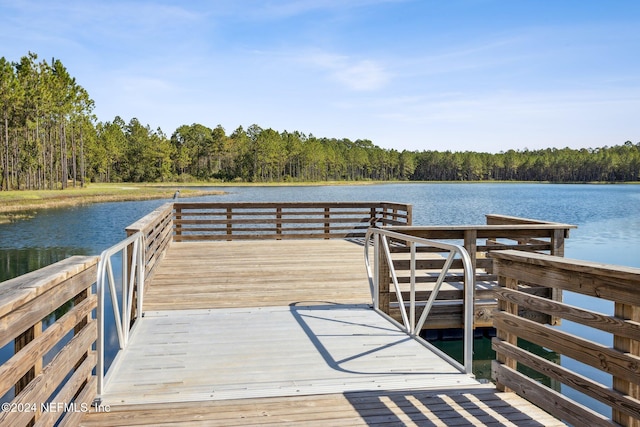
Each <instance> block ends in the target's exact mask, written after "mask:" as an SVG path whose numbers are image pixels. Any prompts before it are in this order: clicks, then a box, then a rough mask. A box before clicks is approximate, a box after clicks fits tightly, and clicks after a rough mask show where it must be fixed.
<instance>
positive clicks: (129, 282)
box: [96, 232, 145, 401]
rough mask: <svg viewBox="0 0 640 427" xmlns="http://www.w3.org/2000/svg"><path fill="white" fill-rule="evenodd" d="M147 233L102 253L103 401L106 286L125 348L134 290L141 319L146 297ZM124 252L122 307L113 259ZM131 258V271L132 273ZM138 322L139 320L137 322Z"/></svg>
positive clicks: (100, 339) (101, 387)
mask: <svg viewBox="0 0 640 427" xmlns="http://www.w3.org/2000/svg"><path fill="white" fill-rule="evenodd" d="M131 245H133V248H132V250H131V257H130V258H129V246H131ZM144 250H145V245H144V235H143V234H142V233H141V232H137V233H135V234H132V235H131V236H129V237H128V238H126V239H125V240H123V241H121V242H119V243H117V244H115V245H114V246H112V247H111V248H109V249H106V250H104V251H103V252H102V253H101V254H100V261H99V262H98V273H97V280H96V284H97V294H98V308H97V316H96V317H97V319H96V320H97V322H98V340H97V342H96V351H97V353H98V361H97V366H96V374H97V400H98V401H99V400H100V398H101V396H102V393H103V391H104V386H105V372H104V339H105V332H104V326H105V325H104V305H105V295H104V294H105V288H106V287H109V291H110V294H111V303H112V306H113V316H114V319H115V324H116V330H117V332H118V344H119V346H120V350H123V349H124V348H125V347H126V345H127V343H128V341H129V333H130V331H131V329H132V327H130V325H131V311H132V308H133V298H134V290H135V291H136V296H137V305H136V313H138V317H137V318H136V319H135V322H137V321H138V319H139V318H140V316H141V314H140V313H142V297H143V295H144V270H145V268H144V263H145V256H144ZM119 253H120V254H122V301H121V303H122V310H120V305H119V304H118V296H117V290H116V281H115V279H114V274H113V264H112V262H111V259H112V257H113V256H114V255H117V254H119ZM129 261H130V262H131V274H129ZM133 326H135V323H134V325H133Z"/></svg>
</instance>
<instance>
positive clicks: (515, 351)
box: [491, 338, 640, 419]
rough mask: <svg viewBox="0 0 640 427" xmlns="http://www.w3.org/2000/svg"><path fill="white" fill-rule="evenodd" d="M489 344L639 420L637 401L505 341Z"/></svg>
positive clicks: (495, 340) (639, 403) (519, 361)
mask: <svg viewBox="0 0 640 427" xmlns="http://www.w3.org/2000/svg"><path fill="white" fill-rule="evenodd" d="M491 343H492V348H493V349H494V350H495V351H497V352H499V353H501V354H503V355H505V356H507V357H510V358H513V359H515V360H518V363H522V364H524V365H526V366H529V367H530V368H532V369H534V370H536V371H538V372H540V373H541V374H543V375H546V376H548V377H549V378H551V379H554V380H556V381H560V382H561V383H563V384H566V385H568V386H569V387H571V388H573V389H574V390H576V391H578V392H580V393H584V394H586V395H587V396H591V397H593V398H594V399H597V400H599V401H601V402H603V403H604V404H605V405H607V406H610V407H612V408H615V409H618V410H620V411H622V412H624V413H625V414H628V415H631V416H632V417H636V418H638V419H640V402H638V400H636V399H634V398H632V397H629V396H626V395H624V394H623V393H620V392H618V391H615V390H612V389H611V388H610V387H607V386H605V385H603V384H600V383H599V382H597V381H593V380H591V379H590V378H587V377H585V376H583V375H579V374H576V373H574V372H573V371H571V370H569V369H566V368H563V367H562V366H560V365H558V364H556V363H553V362H551V361H549V360H546V359H544V358H542V357H540V356H537V355H535V354H533V353H529V352H528V351H526V350H523V349H521V348H519V347H517V346H515V345H513V344H509V343H507V342H506V341H502V340H500V339H498V338H493V339H492V342H491Z"/></svg>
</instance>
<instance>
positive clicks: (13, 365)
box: [0, 295, 97, 395]
mask: <svg viewBox="0 0 640 427" xmlns="http://www.w3.org/2000/svg"><path fill="white" fill-rule="evenodd" d="M96 301H97V297H96V296H95V295H92V296H91V297H90V298H88V299H86V300H84V301H83V302H82V303H80V304H79V305H78V306H76V307H74V308H73V309H72V310H70V311H69V312H67V313H66V314H65V315H64V316H62V317H61V318H60V319H58V320H57V321H56V322H55V323H54V324H53V325H51V326H49V327H48V328H47V329H46V330H44V331H43V332H42V333H41V335H40V336H39V337H37V338H36V339H34V340H33V341H31V342H30V343H29V344H28V345H26V346H25V347H24V348H22V349H21V351H20V352H17V353H16V354H15V355H14V356H13V357H11V358H10V359H9V360H8V361H6V362H5V363H3V364H2V365H1V366H0V395H3V394H4V393H5V392H6V391H7V390H9V388H11V387H12V386H13V384H15V383H16V382H17V381H18V379H19V378H20V377H22V376H23V375H24V374H25V373H26V372H27V371H28V370H29V369H30V367H31V366H33V365H34V364H35V363H36V361H37V360H39V359H42V357H44V355H45V354H47V353H48V352H49V350H51V349H52V348H53V347H54V346H55V345H56V344H58V342H59V341H60V340H61V339H62V338H63V337H64V336H65V335H66V334H67V333H68V332H69V331H70V330H72V329H73V327H74V326H75V325H77V324H78V323H79V322H80V321H82V320H83V319H84V318H85V317H86V316H87V315H89V314H90V313H91V311H92V310H93V309H94V308H95V307H96Z"/></svg>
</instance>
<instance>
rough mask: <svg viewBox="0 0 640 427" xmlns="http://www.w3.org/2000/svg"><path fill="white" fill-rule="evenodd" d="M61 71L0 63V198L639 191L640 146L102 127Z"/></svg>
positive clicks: (53, 65) (31, 59) (33, 58)
mask: <svg viewBox="0 0 640 427" xmlns="http://www.w3.org/2000/svg"><path fill="white" fill-rule="evenodd" d="M93 109H94V101H93V100H92V99H91V97H90V96H89V94H88V93H87V91H86V90H85V89H84V88H82V86H80V85H79V84H78V83H77V82H76V79H75V78H73V77H72V76H71V75H70V74H69V72H68V71H67V69H66V68H65V67H64V65H63V64H62V62H61V61H60V60H56V59H52V60H51V62H47V61H39V60H38V56H37V55H36V54H34V53H31V52H30V53H29V54H28V55H26V56H24V57H22V58H21V59H20V61H18V62H10V61H8V60H6V59H5V58H4V57H2V58H0V190H4V191H6V190H18V189H20V190H34V189H38V190H40V189H64V188H67V187H69V186H73V187H75V186H80V187H82V186H84V185H85V183H87V182H99V183H109V182H238V183H239V182H248V183H266V182H322V181H366V180H375V181H547V182H636V181H640V143H633V142H631V141H626V142H623V143H621V144H619V145H614V146H603V147H599V148H583V149H570V148H563V149H556V148H548V149H544V150H527V149H524V150H509V151H506V152H501V153H482V152H471V151H465V152H452V151H432V150H428V151H407V150H403V151H398V150H394V149H384V148H381V147H378V146H376V145H375V144H374V143H373V142H372V141H369V140H367V139H358V140H355V141H352V140H349V139H346V138H342V139H337V138H324V137H316V136H314V135H311V134H305V133H302V132H300V131H281V132H279V131H276V130H273V129H271V128H266V129H265V128H262V127H260V126H258V125H255V124H254V125H251V126H249V127H247V128H246V129H245V128H243V127H242V126H239V127H238V128H237V129H235V130H233V131H232V132H231V133H227V131H226V130H225V129H224V128H223V127H222V126H220V125H218V126H216V127H213V128H211V127H207V126H205V125H202V124H189V125H187V124H185V125H183V126H180V127H179V128H177V129H176V130H175V131H174V132H173V133H172V134H171V135H170V136H168V135H166V134H165V133H163V131H162V130H161V129H156V130H153V129H151V128H150V127H149V126H148V125H144V124H142V123H140V122H139V121H138V120H137V119H136V118H133V119H131V120H129V121H128V122H126V121H125V120H123V119H122V118H120V117H115V118H114V119H113V120H112V121H107V122H100V121H98V120H97V118H96V117H95V115H94V114H93Z"/></svg>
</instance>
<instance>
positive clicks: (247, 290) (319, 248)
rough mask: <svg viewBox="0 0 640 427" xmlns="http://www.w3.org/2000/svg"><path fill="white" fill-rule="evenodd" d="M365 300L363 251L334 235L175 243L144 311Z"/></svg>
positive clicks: (368, 298) (152, 284) (366, 285)
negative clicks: (329, 236) (313, 238)
mask: <svg viewBox="0 0 640 427" xmlns="http://www.w3.org/2000/svg"><path fill="white" fill-rule="evenodd" d="M313 301H318V302H320V301H328V302H336V303H343V304H362V303H370V302H371V295H370V291H369V283H368V281H367V276H366V270H365V266H364V258H363V249H362V246H360V245H358V244H357V243H353V242H350V241H346V240H341V239H333V240H280V241H278V240H276V241H230V242H189V243H183V242H174V243H172V244H171V246H170V247H169V249H168V251H167V254H166V255H165V258H164V259H163V260H162V262H161V263H160V264H159V266H158V269H157V272H156V273H155V275H154V276H153V278H152V280H151V282H150V283H149V289H148V290H147V292H146V294H145V302H144V305H145V309H146V310H151V311H153V310H166V309H171V310H174V309H199V308H221V307H259V306H286V305H289V304H290V303H293V302H308V303H311V302H313Z"/></svg>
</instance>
